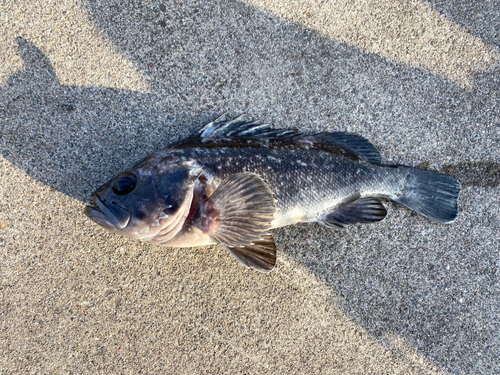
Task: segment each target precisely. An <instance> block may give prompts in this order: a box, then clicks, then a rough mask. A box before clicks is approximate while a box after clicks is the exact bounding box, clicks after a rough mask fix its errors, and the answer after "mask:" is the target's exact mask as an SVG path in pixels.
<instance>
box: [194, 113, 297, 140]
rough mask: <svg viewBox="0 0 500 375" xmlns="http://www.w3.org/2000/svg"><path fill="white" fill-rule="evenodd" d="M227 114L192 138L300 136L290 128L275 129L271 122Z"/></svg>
mask: <svg viewBox="0 0 500 375" xmlns="http://www.w3.org/2000/svg"><path fill="white" fill-rule="evenodd" d="M226 116H227V114H223V115H222V116H220V117H219V118H217V119H215V120H214V121H212V122H209V123H208V124H206V125H205V126H204V127H203V128H201V129H200V130H199V131H198V132H197V133H196V134H195V135H194V136H193V137H192V138H218V137H221V138H223V137H231V138H283V137H286V138H289V137H297V136H300V135H301V133H297V132H295V131H293V130H289V129H273V128H272V127H271V124H267V123H263V122H262V121H251V122H249V121H245V115H241V116H238V117H236V118H235V119H232V120H227V119H226Z"/></svg>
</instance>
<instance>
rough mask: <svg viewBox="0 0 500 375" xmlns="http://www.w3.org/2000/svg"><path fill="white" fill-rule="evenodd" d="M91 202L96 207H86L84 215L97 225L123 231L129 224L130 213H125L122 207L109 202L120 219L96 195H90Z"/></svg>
mask: <svg viewBox="0 0 500 375" xmlns="http://www.w3.org/2000/svg"><path fill="white" fill-rule="evenodd" d="M92 200H93V201H94V203H95V204H96V206H97V207H96V206H86V207H85V211H84V212H85V215H87V216H88V217H89V218H90V219H92V220H93V221H95V222H96V223H97V224H99V225H101V226H103V227H105V228H106V229H110V230H120V229H124V228H125V227H126V226H127V225H128V224H129V223H130V218H131V216H132V215H131V213H130V212H129V211H127V210H126V209H125V208H123V207H122V206H120V205H118V204H116V203H115V202H111V204H112V205H113V206H114V209H115V211H117V212H118V213H119V214H120V216H121V217H120V218H118V217H117V215H116V214H115V213H114V212H113V211H112V210H111V209H110V208H109V207H108V205H106V204H105V203H104V202H103V201H102V199H101V198H100V197H99V195H98V194H96V193H94V194H92Z"/></svg>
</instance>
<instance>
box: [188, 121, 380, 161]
mask: <svg viewBox="0 0 500 375" xmlns="http://www.w3.org/2000/svg"><path fill="white" fill-rule="evenodd" d="M226 117H227V114H223V115H222V116H220V117H219V118H217V119H215V120H214V121H212V122H210V123H208V124H206V125H205V126H204V127H203V128H201V129H200V130H199V131H198V132H197V133H196V134H195V135H193V136H192V137H191V138H210V139H214V138H288V139H290V138H295V139H297V140H300V139H303V140H305V139H307V142H313V143H316V144H317V145H318V147H319V148H321V145H322V144H323V145H325V144H326V145H328V146H330V147H331V146H334V147H336V148H337V149H338V148H341V149H343V150H346V151H348V153H351V156H352V157H355V156H354V155H353V154H355V155H357V156H358V157H359V158H361V159H363V160H366V161H368V162H370V163H376V164H380V163H381V156H380V152H379V151H378V150H377V149H376V148H375V146H373V145H372V144H371V143H370V142H369V141H368V140H367V139H366V138H363V137H362V136H360V135H357V134H351V133H345V132H334V133H326V132H324V133H316V134H305V133H299V132H297V131H294V130H290V129H273V128H272V127H271V124H265V123H262V122H261V121H252V122H248V121H246V120H245V115H241V116H238V117H236V118H234V119H231V120H228V119H226ZM348 155H349V154H347V155H346V156H348Z"/></svg>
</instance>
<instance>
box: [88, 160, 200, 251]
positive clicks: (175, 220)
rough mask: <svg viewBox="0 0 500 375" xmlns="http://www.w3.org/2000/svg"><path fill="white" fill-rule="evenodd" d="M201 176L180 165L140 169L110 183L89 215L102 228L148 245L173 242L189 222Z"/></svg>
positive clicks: (95, 198) (99, 192)
mask: <svg viewBox="0 0 500 375" xmlns="http://www.w3.org/2000/svg"><path fill="white" fill-rule="evenodd" d="M196 181H197V176H196V175H195V173H193V170H192V169H191V168H186V167H183V166H181V165H178V164H171V165H168V166H163V167H162V169H161V170H159V169H158V167H157V166H152V167H151V168H149V167H147V166H144V165H142V166H140V167H138V168H132V169H131V170H129V171H126V172H124V173H121V174H120V175H118V176H117V177H115V178H113V179H112V180H110V181H108V182H107V183H105V184H104V185H102V186H101V187H99V188H98V189H97V190H96V191H95V192H93V193H92V195H91V198H92V201H93V203H94V205H92V206H87V207H86V208H85V214H86V215H87V216H88V217H89V218H90V219H92V220H93V221H94V222H96V223H97V224H99V225H100V226H102V227H104V228H106V229H108V230H110V231H112V232H115V233H119V234H121V235H123V236H126V237H130V238H134V239H138V240H141V241H144V242H151V243H164V242H167V241H168V240H170V239H172V238H173V237H174V236H175V235H176V234H177V233H178V232H179V231H180V230H181V229H182V226H183V224H184V222H185V221H186V219H187V217H188V215H189V213H190V211H191V209H192V203H193V190H194V185H195V183H196Z"/></svg>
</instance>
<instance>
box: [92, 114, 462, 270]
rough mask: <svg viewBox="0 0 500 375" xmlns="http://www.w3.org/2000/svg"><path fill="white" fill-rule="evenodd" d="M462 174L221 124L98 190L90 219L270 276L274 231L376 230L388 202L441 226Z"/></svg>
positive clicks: (366, 147) (257, 126)
mask: <svg viewBox="0 0 500 375" xmlns="http://www.w3.org/2000/svg"><path fill="white" fill-rule="evenodd" d="M460 190H461V185H460V183H459V182H458V181H457V180H456V179H455V178H453V177H448V176H445V175H442V174H439V173H436V172H430V171H424V170H420V169H416V168H411V167H406V166H391V165H382V164H381V156H380V153H379V152H378V150H377V149H376V148H375V147H374V146H373V145H372V144H371V143H370V142H368V141H367V140H366V139H365V138H363V137H361V136H359V135H355V134H350V133H343V132H334V133H316V134H303V133H300V132H297V131H294V130H288V129H286V130H282V129H273V128H271V127H270V126H269V125H267V124H262V123H260V122H247V121H245V119H244V118H243V117H238V118H236V119H233V120H226V119H225V118H223V117H221V118H219V119H216V120H215V121H213V122H211V123H209V124H207V125H206V126H204V127H203V128H202V129H200V131H198V132H197V133H196V134H195V135H194V136H192V137H190V138H187V139H185V140H182V141H180V142H177V143H174V144H172V145H170V146H168V147H167V148H165V149H164V150H162V151H160V152H158V153H157V154H154V155H151V156H149V157H147V158H146V159H144V160H143V161H141V162H139V163H138V164H137V165H136V166H134V167H133V168H131V169H130V170H128V171H126V172H124V173H121V174H120V175H118V176H117V177H116V178H114V179H112V180H110V181H108V182H107V183H106V184H104V185H103V186H101V187H100V188H98V189H97V190H96V191H95V192H94V193H93V194H92V199H93V201H94V203H95V204H94V205H93V206H87V207H86V209H85V213H86V214H87V215H88V216H89V217H90V218H91V219H92V220H94V221H95V222H96V223H98V224H99V225H101V226H103V227H105V228H106V229H109V230H111V231H113V232H116V233H119V234H122V235H125V236H127V237H131V238H134V239H137V240H140V241H144V242H149V243H154V244H164V245H168V246H174V247H190V246H202V245H208V244H214V243H218V244H220V245H222V246H223V247H224V248H225V249H227V250H228V251H229V252H230V253H231V254H232V255H233V256H234V257H235V258H236V259H237V260H238V261H240V262H241V263H242V264H244V265H245V266H247V267H250V268H253V269H255V270H258V271H261V272H269V271H271V270H272V269H273V268H274V266H275V264H276V245H275V243H274V240H273V238H272V233H271V230H272V229H274V228H279V227H282V226H286V225H290V224H294V223H298V222H318V223H320V224H322V225H325V226H326V227H328V228H343V227H345V226H346V225H353V224H364V223H375V222H378V221H381V220H383V219H384V218H385V216H386V214H387V211H386V209H385V207H384V205H383V204H382V202H380V200H379V199H378V198H388V199H392V200H394V201H396V202H399V203H401V204H403V205H405V206H406V207H409V208H410V209H413V210H415V211H417V212H418V213H420V214H422V215H424V216H426V217H428V218H429V219H431V220H433V221H437V222H440V223H450V222H453V221H454V220H455V219H456V218H457V215H458V208H457V206H458V197H459V194H460Z"/></svg>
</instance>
